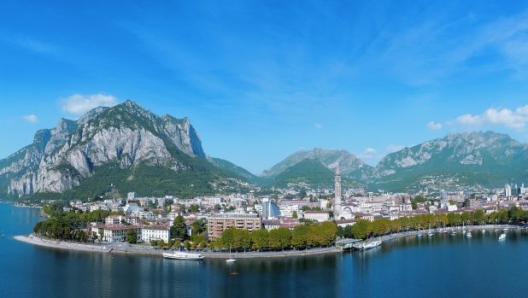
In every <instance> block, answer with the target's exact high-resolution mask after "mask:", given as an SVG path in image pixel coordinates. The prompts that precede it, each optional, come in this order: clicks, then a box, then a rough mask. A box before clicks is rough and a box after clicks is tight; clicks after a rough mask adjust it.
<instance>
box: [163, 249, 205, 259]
mask: <svg viewBox="0 0 528 298" xmlns="http://www.w3.org/2000/svg"><path fill="white" fill-rule="evenodd" d="M163 257H164V258H166V259H175V260H190V261H201V260H203V259H204V256H203V255H201V254H197V253H190V252H184V251H175V252H166V253H163Z"/></svg>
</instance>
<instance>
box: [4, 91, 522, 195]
mask: <svg viewBox="0 0 528 298" xmlns="http://www.w3.org/2000/svg"><path fill="white" fill-rule="evenodd" d="M527 149H528V145H526V144H522V143H519V142H518V141H515V140H513V139H511V138H510V137H509V136H507V135H504V134H498V133H494V132H473V133H461V134H451V135H448V136H446V137H444V138H441V139H436V140H432V141H427V142H425V143H422V144H419V145H416V146H413V147H410V148H404V149H402V150H400V151H398V152H394V153H391V154H389V155H387V156H385V157H384V158H383V159H382V160H381V161H380V162H379V163H378V165H377V166H376V167H372V166H369V165H367V164H365V163H364V162H363V161H361V160H360V159H358V158H356V157H355V156H354V155H353V154H351V153H349V152H347V151H344V150H324V149H320V148H316V149H313V150H310V151H300V152H297V153H294V154H292V155H290V156H288V157H287V158H285V159H284V160H283V161H281V162H280V163H278V164H277V165H275V166H273V167H272V168H271V169H269V170H267V171H264V173H263V174H262V175H261V176H256V175H253V174H252V173H250V172H249V171H247V170H245V169H243V168H241V167H239V166H237V165H235V164H233V163H231V162H229V161H226V160H223V159H219V158H213V157H210V156H208V155H207V154H206V153H205V152H204V150H203V148H202V145H201V140H200V138H199V137H198V133H197V132H196V130H195V129H194V127H193V126H192V125H191V124H190V121H189V120H188V119H187V118H183V119H176V118H174V117H172V116H170V115H164V116H161V117H160V116H157V115H155V114H153V113H151V112H150V111H147V110H145V109H144V108H142V107H140V106H139V105H137V104H136V103H134V102H132V101H126V102H125V103H122V104H119V105H117V106H114V107H112V108H96V109H94V110H92V111H90V112H88V113H87V114H86V115H84V116H83V117H82V118H81V119H79V120H77V121H72V120H67V119H61V120H60V121H59V123H58V124H57V126H56V127H55V128H53V129H43V130H40V131H38V132H37V133H36V134H35V138H34V141H33V143H32V144H31V145H28V146H26V147H24V148H22V149H20V150H19V151H17V152H16V153H14V154H12V155H11V156H9V157H7V158H5V159H2V160H0V195H2V196H5V197H8V198H19V197H24V196H32V197H36V198H57V197H60V198H64V199H72V198H78V199H88V200H89V199H95V198H102V197H105V196H110V195H111V196H117V195H121V196H124V195H125V194H126V193H127V192H129V191H136V192H137V193H138V194H140V195H143V196H163V195H176V196H179V197H193V196H197V195H208V194H215V193H218V192H223V193H233V192H242V193H243V192H247V191H249V188H250V185H259V186H263V187H271V186H273V187H287V186H303V187H304V186H310V187H333V175H334V171H335V168H336V167H337V166H338V165H339V168H340V171H341V174H342V177H343V183H344V185H345V187H359V186H362V187H365V188H369V189H383V190H387V191H403V190H409V189H420V188H424V187H432V188H445V189H449V188H450V187H452V186H463V185H477V186H486V187H490V186H492V187H497V186H503V185H504V184H505V183H507V182H511V181H518V182H519V183H520V182H522V181H524V180H526V178H528V153H527V152H528V151H527ZM526 181H528V180H526Z"/></svg>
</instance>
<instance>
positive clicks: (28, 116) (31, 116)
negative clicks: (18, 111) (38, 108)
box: [22, 114, 39, 123]
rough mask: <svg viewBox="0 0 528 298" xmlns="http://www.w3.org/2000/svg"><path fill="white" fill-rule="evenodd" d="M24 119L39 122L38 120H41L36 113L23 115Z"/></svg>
mask: <svg viewBox="0 0 528 298" xmlns="http://www.w3.org/2000/svg"><path fill="white" fill-rule="evenodd" d="M22 119H24V120H25V121H27V122H30V123H37V122H38V120H39V119H38V117H37V115H35V114H30V115H25V116H22Z"/></svg>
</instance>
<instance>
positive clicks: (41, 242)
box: [14, 224, 522, 259]
mask: <svg viewBox="0 0 528 298" xmlns="http://www.w3.org/2000/svg"><path fill="white" fill-rule="evenodd" d="M462 229H463V227H451V228H446V229H445V230H448V231H451V230H455V231H458V230H462ZM465 229H466V230H487V229H522V227H520V226H517V225H505V224H500V225H481V226H466V227H465ZM426 231H427V230H421V231H411V232H400V233H395V234H389V235H384V236H380V237H375V238H371V240H372V239H375V240H381V241H382V242H385V241H390V240H396V239H400V238H405V237H412V236H416V235H417V234H418V233H423V232H426ZM431 231H433V232H434V233H440V232H442V231H444V228H436V229H431ZM14 239H15V240H17V241H20V242H25V243H28V244H33V245H36V246H42V247H48V248H54V249H63V250H70V251H82V252H92V253H93V252H95V253H118V254H128V255H149V256H159V257H163V256H162V254H163V252H166V251H167V250H160V249H155V248H153V247H151V246H141V245H130V244H128V243H107V244H100V245H97V244H85V243H79V242H69V241H61V240H54V239H46V238H43V237H39V236H36V235H35V234H33V233H32V234H30V235H28V236H26V235H18V236H14ZM344 251H348V250H342V249H341V248H338V247H336V246H331V247H324V248H311V249H305V250H285V251H266V252H255V251H249V252H234V253H232V254H231V253H228V252H196V253H199V254H201V255H203V256H204V257H205V258H206V259H229V258H231V257H234V258H236V259H259V258H262V259H267V258H284V257H304V256H314V255H322V254H336V253H343V252H344Z"/></svg>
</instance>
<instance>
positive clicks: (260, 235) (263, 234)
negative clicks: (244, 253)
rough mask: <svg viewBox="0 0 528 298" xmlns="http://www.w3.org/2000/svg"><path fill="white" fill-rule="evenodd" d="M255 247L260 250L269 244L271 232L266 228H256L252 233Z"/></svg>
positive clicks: (253, 246)
mask: <svg viewBox="0 0 528 298" xmlns="http://www.w3.org/2000/svg"><path fill="white" fill-rule="evenodd" d="M251 242H252V247H251V248H253V249H256V250H260V249H263V248H266V247H268V246H269V232H268V230H266V229H260V230H255V231H253V232H252V233H251Z"/></svg>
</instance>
